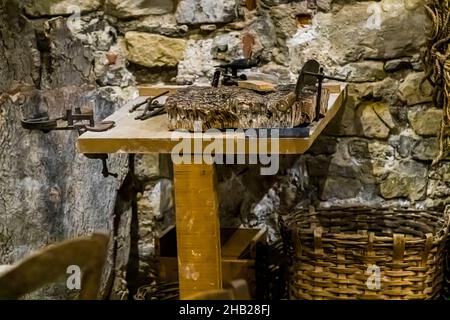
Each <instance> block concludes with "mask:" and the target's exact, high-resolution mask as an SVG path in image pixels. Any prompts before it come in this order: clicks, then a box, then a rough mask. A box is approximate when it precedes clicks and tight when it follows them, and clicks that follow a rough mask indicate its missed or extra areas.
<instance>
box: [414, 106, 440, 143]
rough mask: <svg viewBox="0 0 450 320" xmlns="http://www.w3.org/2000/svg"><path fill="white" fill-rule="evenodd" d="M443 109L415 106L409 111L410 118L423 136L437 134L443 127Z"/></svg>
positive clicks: (415, 128)
mask: <svg viewBox="0 0 450 320" xmlns="http://www.w3.org/2000/svg"><path fill="white" fill-rule="evenodd" d="M441 119H442V109H436V108H432V109H427V108H420V107H419V108H415V109H412V110H410V111H409V112H408V120H409V123H410V124H411V127H412V128H413V129H414V131H415V132H416V133H417V134H419V135H421V136H436V135H437V134H438V131H439V129H440V127H441Z"/></svg>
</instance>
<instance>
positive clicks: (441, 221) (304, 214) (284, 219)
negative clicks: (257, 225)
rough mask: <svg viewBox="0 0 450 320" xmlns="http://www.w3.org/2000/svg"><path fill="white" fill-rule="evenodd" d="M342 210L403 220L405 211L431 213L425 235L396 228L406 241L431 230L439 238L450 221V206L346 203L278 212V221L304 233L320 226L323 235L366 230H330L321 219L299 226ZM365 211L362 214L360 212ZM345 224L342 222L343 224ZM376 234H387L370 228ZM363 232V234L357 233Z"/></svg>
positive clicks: (353, 213) (379, 237)
mask: <svg viewBox="0 0 450 320" xmlns="http://www.w3.org/2000/svg"><path fill="white" fill-rule="evenodd" d="M338 212H340V213H345V214H348V215H355V216H356V217H360V216H363V215H367V214H374V215H377V214H378V215H385V216H388V215H389V216H390V218H391V219H393V220H398V221H405V223H406V224H408V223H411V220H410V219H407V218H405V217H404V215H409V214H422V216H424V217H425V216H426V215H429V218H431V217H434V218H435V219H434V220H435V227H434V229H433V232H424V236H418V235H414V234H411V233H403V232H398V233H397V232H395V233H396V234H404V235H405V236H406V237H405V238H406V239H407V241H417V240H423V239H425V238H426V236H425V235H426V234H427V233H431V234H432V235H433V239H434V242H436V241H441V240H442V238H443V237H444V236H445V235H446V234H447V233H448V229H449V224H450V210H443V211H437V210H429V209H408V208H402V207H399V208H396V207H393V208H386V207H361V206H349V207H329V208H319V209H312V208H308V209H306V208H299V209H295V210H293V211H291V212H290V213H288V214H284V215H280V223H281V224H282V225H283V227H284V228H286V229H287V230H290V231H298V230H299V229H301V231H302V232H301V233H302V234H304V235H311V234H312V233H314V230H315V229H317V228H321V229H322V232H323V234H322V236H323V237H334V236H336V235H342V234H346V235H349V236H351V235H357V234H358V232H357V231H368V233H369V232H372V231H369V230H367V229H364V228H362V229H358V230H346V231H339V232H331V231H329V230H328V228H327V226H323V225H321V224H320V223H319V224H317V225H316V226H315V227H311V228H299V224H300V223H308V222H311V221H312V220H313V218H317V217H318V216H320V215H321V214H324V213H328V214H333V213H338ZM363 212H364V214H363ZM314 222H320V219H318V220H315V221H314ZM354 222H361V223H364V221H358V218H357V219H355V220H354ZM343 225H344V224H343ZM373 233H374V235H375V237H376V238H378V239H382V238H384V237H385V238H386V239H387V238H388V236H387V235H384V236H383V235H380V234H379V233H377V232H373ZM360 236H362V234H360Z"/></svg>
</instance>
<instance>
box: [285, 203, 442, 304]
mask: <svg viewBox="0 0 450 320" xmlns="http://www.w3.org/2000/svg"><path fill="white" fill-rule="evenodd" d="M448 223H449V219H448V213H444V214H443V213H442V212H431V211H414V210H404V209H373V208H372V209H368V208H345V209H342V208H341V209H325V210H320V211H317V212H315V211H314V210H309V211H308V210H304V211H296V212H294V213H291V214H289V215H286V216H284V217H282V218H281V230H282V235H283V240H284V242H285V244H286V247H287V248H286V249H287V252H289V254H290V257H291V263H290V277H289V295H290V298H291V299H308V300H316V299H395V300H396V299H433V298H437V297H438V296H439V295H440V293H441V289H442V284H443V278H444V272H443V271H444V270H443V269H444V259H445V244H446V239H447V233H448Z"/></svg>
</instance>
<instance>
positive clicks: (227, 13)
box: [176, 0, 236, 24]
mask: <svg viewBox="0 0 450 320" xmlns="http://www.w3.org/2000/svg"><path fill="white" fill-rule="evenodd" d="M176 17H177V21H178V23H182V24H200V23H222V22H230V21H232V20H233V19H234V18H235V17H236V0H223V1H217V2H216V1H204V0H181V1H180V2H179V4H178V7H177V11H176Z"/></svg>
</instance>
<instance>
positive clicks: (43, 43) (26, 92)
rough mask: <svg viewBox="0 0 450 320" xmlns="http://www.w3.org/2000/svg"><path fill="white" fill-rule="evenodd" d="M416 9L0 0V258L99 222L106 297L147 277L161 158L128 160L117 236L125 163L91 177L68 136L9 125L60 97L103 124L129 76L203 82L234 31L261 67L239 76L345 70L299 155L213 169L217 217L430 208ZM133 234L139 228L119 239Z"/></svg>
mask: <svg viewBox="0 0 450 320" xmlns="http://www.w3.org/2000/svg"><path fill="white" fill-rule="evenodd" d="M249 2H251V1H249ZM424 2H425V1H423V0H383V1H353V0H348V1H346V0H309V1H290V0H259V1H256V3H257V8H256V9H255V10H252V11H250V10H248V9H247V8H246V6H245V3H246V1H243V0H222V1H213V0H211V1H199V0H178V1H175V0H166V1H159V0H135V1H116V0H104V1H100V0H98V1H88V0H77V1H65V0H47V1H32V0H28V1H22V2H20V5H19V4H17V3H16V2H15V1H12V0H9V1H7V0H2V2H1V6H0V10H1V14H2V17H3V18H2V19H1V22H0V28H1V29H0V31H1V33H0V34H1V40H2V41H1V42H0V44H1V47H0V90H1V91H2V92H3V94H2V99H1V106H0V110H1V114H0V142H1V145H2V149H1V150H2V157H1V159H2V162H1V164H0V172H1V174H0V190H1V198H0V226H1V227H2V228H3V229H4V230H5V231H4V232H3V231H2V229H0V232H2V233H0V236H1V237H2V238H3V239H4V240H3V241H2V242H0V249H1V250H4V251H2V253H1V254H0V259H2V260H1V261H0V263H8V262H10V261H14V260H15V259H17V258H19V257H21V256H23V255H24V254H25V253H26V252H29V251H30V250H32V249H34V248H37V247H40V246H42V245H44V244H46V243H48V242H51V241H52V240H54V239H57V240H58V239H63V238H66V237H69V236H73V235H76V234H83V233H85V232H88V231H91V230H94V229H105V228H106V229H108V230H112V229H114V225H115V223H114V221H115V222H116V227H115V229H116V230H115V232H116V233H117V234H119V235H120V241H119V242H117V243H116V247H115V248H116V251H115V252H114V253H111V255H110V262H111V263H110V268H112V267H111V266H112V265H113V264H112V261H116V264H115V267H114V268H115V269H116V270H115V272H114V273H111V271H109V273H111V274H114V275H115V276H114V281H113V282H114V284H113V287H114V289H113V290H112V294H111V297H112V298H127V297H129V296H131V295H132V294H133V293H135V290H136V288H137V287H139V286H140V285H142V284H145V283H149V282H151V281H152V279H154V265H153V264H154V260H153V256H154V243H153V241H154V235H155V232H157V231H160V230H162V229H164V228H165V227H167V226H168V225H170V224H171V223H173V197H172V182H171V173H170V160H169V158H168V157H158V156H157V155H146V156H138V157H137V158H136V173H137V177H138V179H139V181H140V182H141V183H142V186H143V187H142V190H141V192H140V193H139V194H138V212H137V217H135V218H137V223H138V230H134V231H131V229H133V228H132V227H131V226H132V222H131V221H132V214H131V211H130V207H129V205H126V204H123V203H119V204H118V203H117V201H116V198H118V199H119V200H120V198H121V197H116V190H117V189H119V187H120V185H121V182H122V180H123V176H124V174H125V171H126V162H127V160H126V159H124V158H123V157H112V160H111V161H110V165H111V167H112V171H118V172H120V173H121V177H120V178H119V179H118V180H114V179H113V178H108V179H106V180H105V179H103V178H102V177H101V175H100V170H101V169H100V167H99V164H98V163H96V162H95V161H94V162H92V161H91V160H86V159H84V158H83V157H82V156H80V155H76V153H75V150H74V141H75V138H76V137H75V136H74V135H72V134H67V133H51V134H49V135H43V134H41V133H37V132H27V131H24V130H22V129H21V128H20V126H19V125H18V120H19V119H20V116H21V114H23V113H24V112H25V113H29V112H35V110H36V109H38V110H41V109H42V110H52V112H55V113H57V112H60V111H61V110H62V109H63V108H64V107H63V105H64V103H66V104H67V103H68V101H73V102H71V103H74V104H77V103H79V104H83V103H86V101H90V103H91V104H92V105H94V106H95V109H96V111H97V114H98V117H103V116H106V115H107V114H110V113H111V112H113V111H114V110H115V109H116V108H118V107H119V106H120V105H121V104H122V102H123V101H125V100H127V99H128V98H130V97H133V96H135V95H136V90H135V86H136V84H139V83H171V84H192V83H195V84H204V83H209V82H210V79H211V76H212V74H213V73H214V70H215V66H216V65H218V64H220V63H223V62H226V61H230V60H232V59H233V58H236V57H240V56H242V54H243V51H242V41H241V39H242V36H243V35H245V34H252V35H253V36H254V38H255V46H254V54H255V55H260V56H261V57H262V60H263V65H262V66H261V67H260V68H256V69H255V70H252V71H251V72H252V73H253V75H254V76H258V74H259V73H264V74H266V75H267V74H269V75H271V77H272V78H274V79H277V80H278V81H279V82H280V83H291V82H293V81H294V80H295V79H296V75H297V74H298V71H299V69H300V68H301V66H302V64H303V63H304V62H305V61H306V60H308V59H311V58H314V59H317V60H318V61H319V62H320V63H322V64H323V65H324V66H325V68H326V72H327V73H329V74H332V75H336V76H340V77H347V78H348V79H349V98H348V100H347V103H346V105H345V106H344V108H342V110H341V112H340V114H339V115H338V116H337V117H336V119H335V120H333V122H332V123H331V124H330V126H329V128H327V130H326V132H325V134H324V135H323V136H321V137H320V138H319V139H318V141H317V142H316V143H315V144H314V145H313V147H312V148H311V150H310V151H309V152H308V153H307V154H306V155H304V156H286V157H282V161H281V163H282V165H281V169H280V172H279V174H278V175H277V176H273V177H261V176H260V175H259V168H258V167H257V166H219V167H218V171H219V190H220V194H221V197H220V198H221V204H220V205H221V210H222V224H223V225H226V226H240V225H243V226H251V227H257V226H268V227H269V230H270V237H271V240H276V239H277V237H278V236H277V220H278V216H279V214H281V213H283V212H287V211H289V210H290V209H291V208H293V207H295V206H308V205H310V204H314V205H316V206H330V205H342V206H346V205H353V204H356V205H359V204H362V205H373V206H379V205H382V206H397V205H401V206H407V207H420V208H438V209H442V207H443V206H444V205H445V204H447V203H448V199H449V195H450V186H449V184H448V182H447V181H446V180H447V177H448V175H449V174H450V163H449V162H447V161H443V162H442V163H440V164H439V165H438V166H436V167H432V166H431V160H432V159H433V157H434V156H435V155H436V154H437V149H438V143H437V138H436V135H437V132H438V129H439V124H440V117H441V110H439V109H436V108H434V107H433V106H432V104H431V96H430V93H431V90H430V86H429V84H428V83H425V84H424V85H422V86H421V88H419V87H420V83H421V80H422V78H423V76H424V72H423V69H422V64H421V53H422V52H423V50H425V47H426V40H427V38H426V32H427V29H428V28H429V27H430V22H429V19H428V17H427V16H426V13H425V10H424ZM61 94H62V95H63V97H64V98H63V101H65V102H58V97H59V96H61ZM45 97H49V98H45ZM60 101H61V100H60ZM343 186H344V187H343ZM93 190H95V191H96V192H93ZM99 191H100V192H99ZM99 194H101V195H102V196H101V197H98V195H99ZM125 202H126V201H125ZM114 217H115V218H116V220H114ZM117 226H119V227H117ZM133 232H135V233H136V232H137V233H138V236H139V237H134V238H133V239H134V240H130V233H133ZM133 241H135V242H136V243H134V244H133V245H130V242H133ZM133 246H134V247H135V251H133V249H131V248H130V247H133ZM133 254H134V255H136V256H134V259H138V265H137V266H136V261H134V264H133V266H134V267H135V268H137V270H136V269H134V271H133V272H132V275H130V274H131V273H130V272H131V271H130V269H129V263H130V257H133ZM127 271H128V272H127ZM110 278H111V277H110ZM130 282H133V284H132V286H130ZM62 291H63V293H62V294H63V295H64V294H67V293H66V292H64V290H62ZM43 295H45V296H50V297H52V296H54V293H51V292H46V293H44V294H43Z"/></svg>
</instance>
